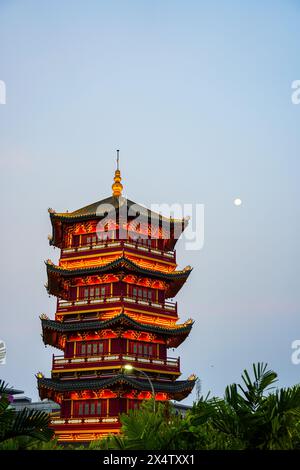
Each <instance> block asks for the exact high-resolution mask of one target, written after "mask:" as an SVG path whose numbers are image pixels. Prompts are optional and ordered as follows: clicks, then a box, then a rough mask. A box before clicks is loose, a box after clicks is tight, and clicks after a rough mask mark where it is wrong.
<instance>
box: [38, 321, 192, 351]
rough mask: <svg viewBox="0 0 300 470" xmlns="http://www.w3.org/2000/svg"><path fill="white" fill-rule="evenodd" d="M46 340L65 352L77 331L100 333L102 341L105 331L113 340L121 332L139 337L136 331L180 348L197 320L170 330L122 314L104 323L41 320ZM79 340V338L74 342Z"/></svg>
mask: <svg viewBox="0 0 300 470" xmlns="http://www.w3.org/2000/svg"><path fill="white" fill-rule="evenodd" d="M41 321H42V330H43V341H44V343H45V344H49V345H51V346H54V347H55V348H58V349H64V348H65V344H66V342H67V341H71V340H72V338H73V336H74V332H75V333H77V336H78V334H83V333H85V334H91V333H92V332H96V331H98V333H96V334H95V337H96V338H98V339H100V338H101V337H102V336H103V333H102V332H105V336H106V337H111V336H112V335H113V332H114V331H115V330H116V329H117V331H118V334H117V337H119V338H127V339H128V338H131V337H133V336H136V333H135V332H142V333H143V334H144V335H151V339H157V338H159V339H161V341H164V342H165V344H166V345H167V347H168V348H177V347H178V346H179V345H180V344H181V343H182V342H183V341H184V340H185V339H186V337H187V336H188V335H189V333H190V331H191V329H192V326H193V321H192V320H188V321H186V322H185V323H184V324H182V325H174V326H170V327H164V326H159V325H155V324H147V323H141V322H137V321H135V320H134V319H133V318H131V317H130V316H129V315H126V314H125V313H120V314H118V315H116V316H114V317H112V318H110V319H108V320H104V321H97V320H96V321H91V320H90V321H81V322H79V323H78V322H58V321H54V320H49V319H47V318H41ZM73 341H75V339H73Z"/></svg>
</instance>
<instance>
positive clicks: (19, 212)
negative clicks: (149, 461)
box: [0, 0, 300, 403]
mask: <svg viewBox="0 0 300 470" xmlns="http://www.w3.org/2000/svg"><path fill="white" fill-rule="evenodd" d="M0 24H1V26H0V80H3V81H4V82H5V83H6V88H7V97H6V100H7V102H6V104H5V105H2V104H0V170H1V171H0V178H1V185H0V191H1V225H2V228H1V231H0V249H1V274H0V286H1V323H0V339H2V340H4V341H5V342H6V345H7V362H6V365H0V377H2V378H3V379H5V380H6V381H8V382H9V384H10V385H12V386H15V387H17V388H21V389H23V390H25V393H26V394H27V395H29V396H32V397H33V398H37V390H36V380H35V377H34V374H35V373H36V372H37V371H42V372H43V373H44V374H45V375H46V376H49V373H50V367H51V357H52V354H53V353H55V354H60V352H59V351H57V350H55V349H53V348H50V347H47V348H45V347H44V345H43V343H42V341H41V325H40V320H39V315H40V314H41V313H46V314H47V315H49V316H50V318H53V317H54V312H55V299H54V298H53V297H52V298H49V297H48V295H47V292H46V290H45V288H44V284H45V282H46V270H45V265H44V260H45V259H47V258H52V260H53V261H56V260H57V258H58V250H54V249H53V248H50V247H49V245H48V241H47V235H48V233H50V221H49V217H48V213H47V209H48V207H53V208H54V209H56V210H57V211H65V210H66V209H68V210H70V211H71V210H74V209H77V208H79V207H82V206H84V205H86V204H89V203H91V202H94V201H96V200H99V199H101V198H104V197H107V196H109V195H110V194H111V184H112V177H113V171H114V166H115V162H114V158H115V149H117V148H120V151H121V170H122V176H123V184H124V192H125V195H126V196H128V197H129V198H130V199H132V200H134V201H136V202H140V203H144V204H146V205H150V204H151V203H168V204H169V203H182V204H184V203H191V204H196V203H202V204H204V205H205V226H204V229H205V242H204V247H203V249H202V250H198V251H187V250H186V249H185V243H184V240H182V241H180V242H179V243H178V246H177V259H178V263H179V267H183V266H185V265H188V264H190V265H192V266H193V267H194V270H193V272H192V274H191V276H190V278H189V281H188V282H187V283H186V285H185V286H184V287H183V289H182V291H181V292H180V294H179V295H178V297H177V300H178V302H179V314H180V317H181V321H185V320H186V319H187V318H189V317H192V318H193V319H194V320H195V325H194V328H193V330H192V333H191V335H190V337H189V338H188V339H187V340H186V341H185V342H184V343H183V345H182V346H181V347H180V348H179V350H178V353H179V354H180V356H181V364H182V372H183V374H182V378H185V377H187V376H188V375H189V374H190V373H192V372H195V373H196V374H197V375H198V376H199V377H200V379H201V382H202V391H203V393H206V392H207V391H208V390H211V392H212V394H217V395H221V394H222V393H223V390H224V387H225V385H226V384H228V383H231V382H233V381H237V380H238V379H239V376H240V372H241V371H242V369H243V368H245V367H249V366H250V365H251V364H252V362H256V361H266V362H268V363H269V364H270V366H271V367H272V368H274V369H275V370H276V371H278V372H279V377H280V380H279V384H280V385H281V386H286V385H292V384H294V383H296V382H299V377H300V365H298V366H297V365H293V364H292V362H291V353H292V350H291V343H292V341H293V340H295V339H300V315H299V307H300V288H299V278H300V269H299V265H300V250H299V232H300V218H299V215H300V214H299V198H300V185H299V170H300V163H299V155H300V152H299V150H300V137H299V135H300V134H299V128H300V105H295V104H292V101H291V93H292V90H291V84H292V82H293V81H294V80H297V79H300V62H299V44H300V29H299V24H300V4H299V1H297V0H281V1H276V0H269V1H268V0H266V1H264V2H261V1H255V0H252V1H248V2H246V1H243V2H241V1H239V2H238V1H231V0H224V1H217V0H210V1H200V0H198V1H196V0H195V1H193V0H185V1H183V0H182V1H179V0H152V1H149V0H148V1H147V0H120V1H117V0H113V1H101V0H98V1H96V0H90V1H88V2H85V1H83V0H81V1H74V0H72V1H71V0H69V1H68V0H63V1H62V0H59V1H58V0H51V1H48V2H46V1H44V2H40V1H38V0H27V1H26V2H23V1H21V0H18V1H17V0H10V1H8V0H0ZM237 196H239V197H241V198H242V200H243V205H242V206H241V207H235V206H234V205H233V199H234V198H235V197H237ZM178 353H177V351H174V352H173V351H170V356H176V355H177V354H178ZM193 397H194V395H193V396H190V397H189V398H188V399H187V400H185V402H186V403H190V402H192V400H193Z"/></svg>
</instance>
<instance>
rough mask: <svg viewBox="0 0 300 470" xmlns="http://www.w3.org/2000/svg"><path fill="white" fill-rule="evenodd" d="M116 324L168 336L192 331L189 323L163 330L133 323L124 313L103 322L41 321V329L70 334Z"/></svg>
mask: <svg viewBox="0 0 300 470" xmlns="http://www.w3.org/2000/svg"><path fill="white" fill-rule="evenodd" d="M117 324H124V325H126V326H131V327H133V328H135V329H136V330H143V331H150V332H153V333H159V334H166V335H168V336H173V335H179V334H182V333H186V332H189V331H190V330H191V329H192V326H193V323H192V322H189V323H187V324H184V325H178V326H174V327H172V328H164V327H162V326H156V325H148V324H146V323H140V322H137V321H135V320H134V319H133V318H130V317H129V316H128V315H126V314H125V313H121V314H120V315H116V316H115V317H113V318H110V319H109V320H104V321H98V320H97V321H94V320H91V321H81V322H73V323H62V322H58V321H54V320H45V319H42V327H43V329H44V328H49V329H52V330H54V331H58V332H61V333H66V332H69V331H70V332H71V331H88V330H97V329H104V328H110V327H113V326H116V325H117Z"/></svg>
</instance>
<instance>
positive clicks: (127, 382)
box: [38, 373, 196, 400]
mask: <svg viewBox="0 0 300 470" xmlns="http://www.w3.org/2000/svg"><path fill="white" fill-rule="evenodd" d="M195 381H196V378H195V377H194V376H193V378H192V379H191V380H189V379H188V380H176V382H167V381H166V382H163V381H154V380H153V381H152V383H153V387H154V390H155V391H156V392H165V393H171V394H172V396H173V397H174V399H175V400H182V399H183V398H185V397H186V396H187V395H188V394H189V393H190V392H191V391H192V389H193V387H194V385H195ZM118 385H123V386H129V387H132V388H134V389H137V390H143V391H151V386H150V384H149V382H148V381H147V380H145V379H138V378H133V377H132V376H129V375H127V374H123V373H119V374H115V375H114V376H113V377H109V378H103V379H89V380H64V381H61V380H55V379H47V378H44V377H42V378H38V387H39V390H40V394H41V398H42V399H43V398H46V397H48V394H47V390H50V391H53V392H58V393H59V392H76V391H80V390H86V389H88V390H99V389H105V388H110V387H113V386H118Z"/></svg>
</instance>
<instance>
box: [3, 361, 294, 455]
mask: <svg viewBox="0 0 300 470" xmlns="http://www.w3.org/2000/svg"><path fill="white" fill-rule="evenodd" d="M241 378H242V381H241V384H235V383H234V384H231V385H229V386H227V387H226V389H225V393H224V397H223V398H222V399H220V398H216V397H213V398H210V397H209V395H207V396H206V397H203V396H200V393H199V394H198V396H197V402H196V403H194V405H193V407H192V409H191V410H190V411H189V412H188V413H187V415H186V416H185V417H184V418H182V417H180V416H177V415H176V413H175V411H174V408H173V406H172V405H171V404H170V403H159V402H156V403H155V406H156V411H155V413H154V412H153V401H152V400H149V401H145V402H144V403H143V404H142V406H141V408H140V409H139V410H132V411H130V412H129V413H128V414H123V415H121V423H122V429H121V434H120V435H111V436H108V437H107V438H103V439H101V440H99V441H93V442H91V443H90V445H89V446H88V447H85V446H83V445H81V446H75V445H74V446H72V445H68V446H66V447H64V446H61V445H59V444H58V443H57V441H55V440H51V441H49V439H50V437H51V436H52V431H50V432H49V429H48V427H47V423H48V416H47V415H45V416H39V413H38V414H22V413H20V414H16V413H15V412H14V411H13V410H11V409H10V408H9V400H8V397H7V395H6V394H5V386H4V384H3V383H0V395H1V399H0V450H4V449H15V450H17V449H32V450H35V449H41V450H52V449H53V450H59V449H77V450H81V449H86V448H88V449H91V450H114V449H115V450H227V449H231V450H243V449H269V450H276V449H300V385H295V386H294V387H290V388H281V389H275V390H274V384H275V382H276V381H277V374H276V373H275V372H274V371H272V370H269V369H268V368H267V364H263V363H258V364H253V370H252V373H249V372H248V371H247V370H244V372H243V374H242V377H241ZM1 387H2V388H1ZM199 390H200V389H199ZM42 414H43V415H44V413H42Z"/></svg>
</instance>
